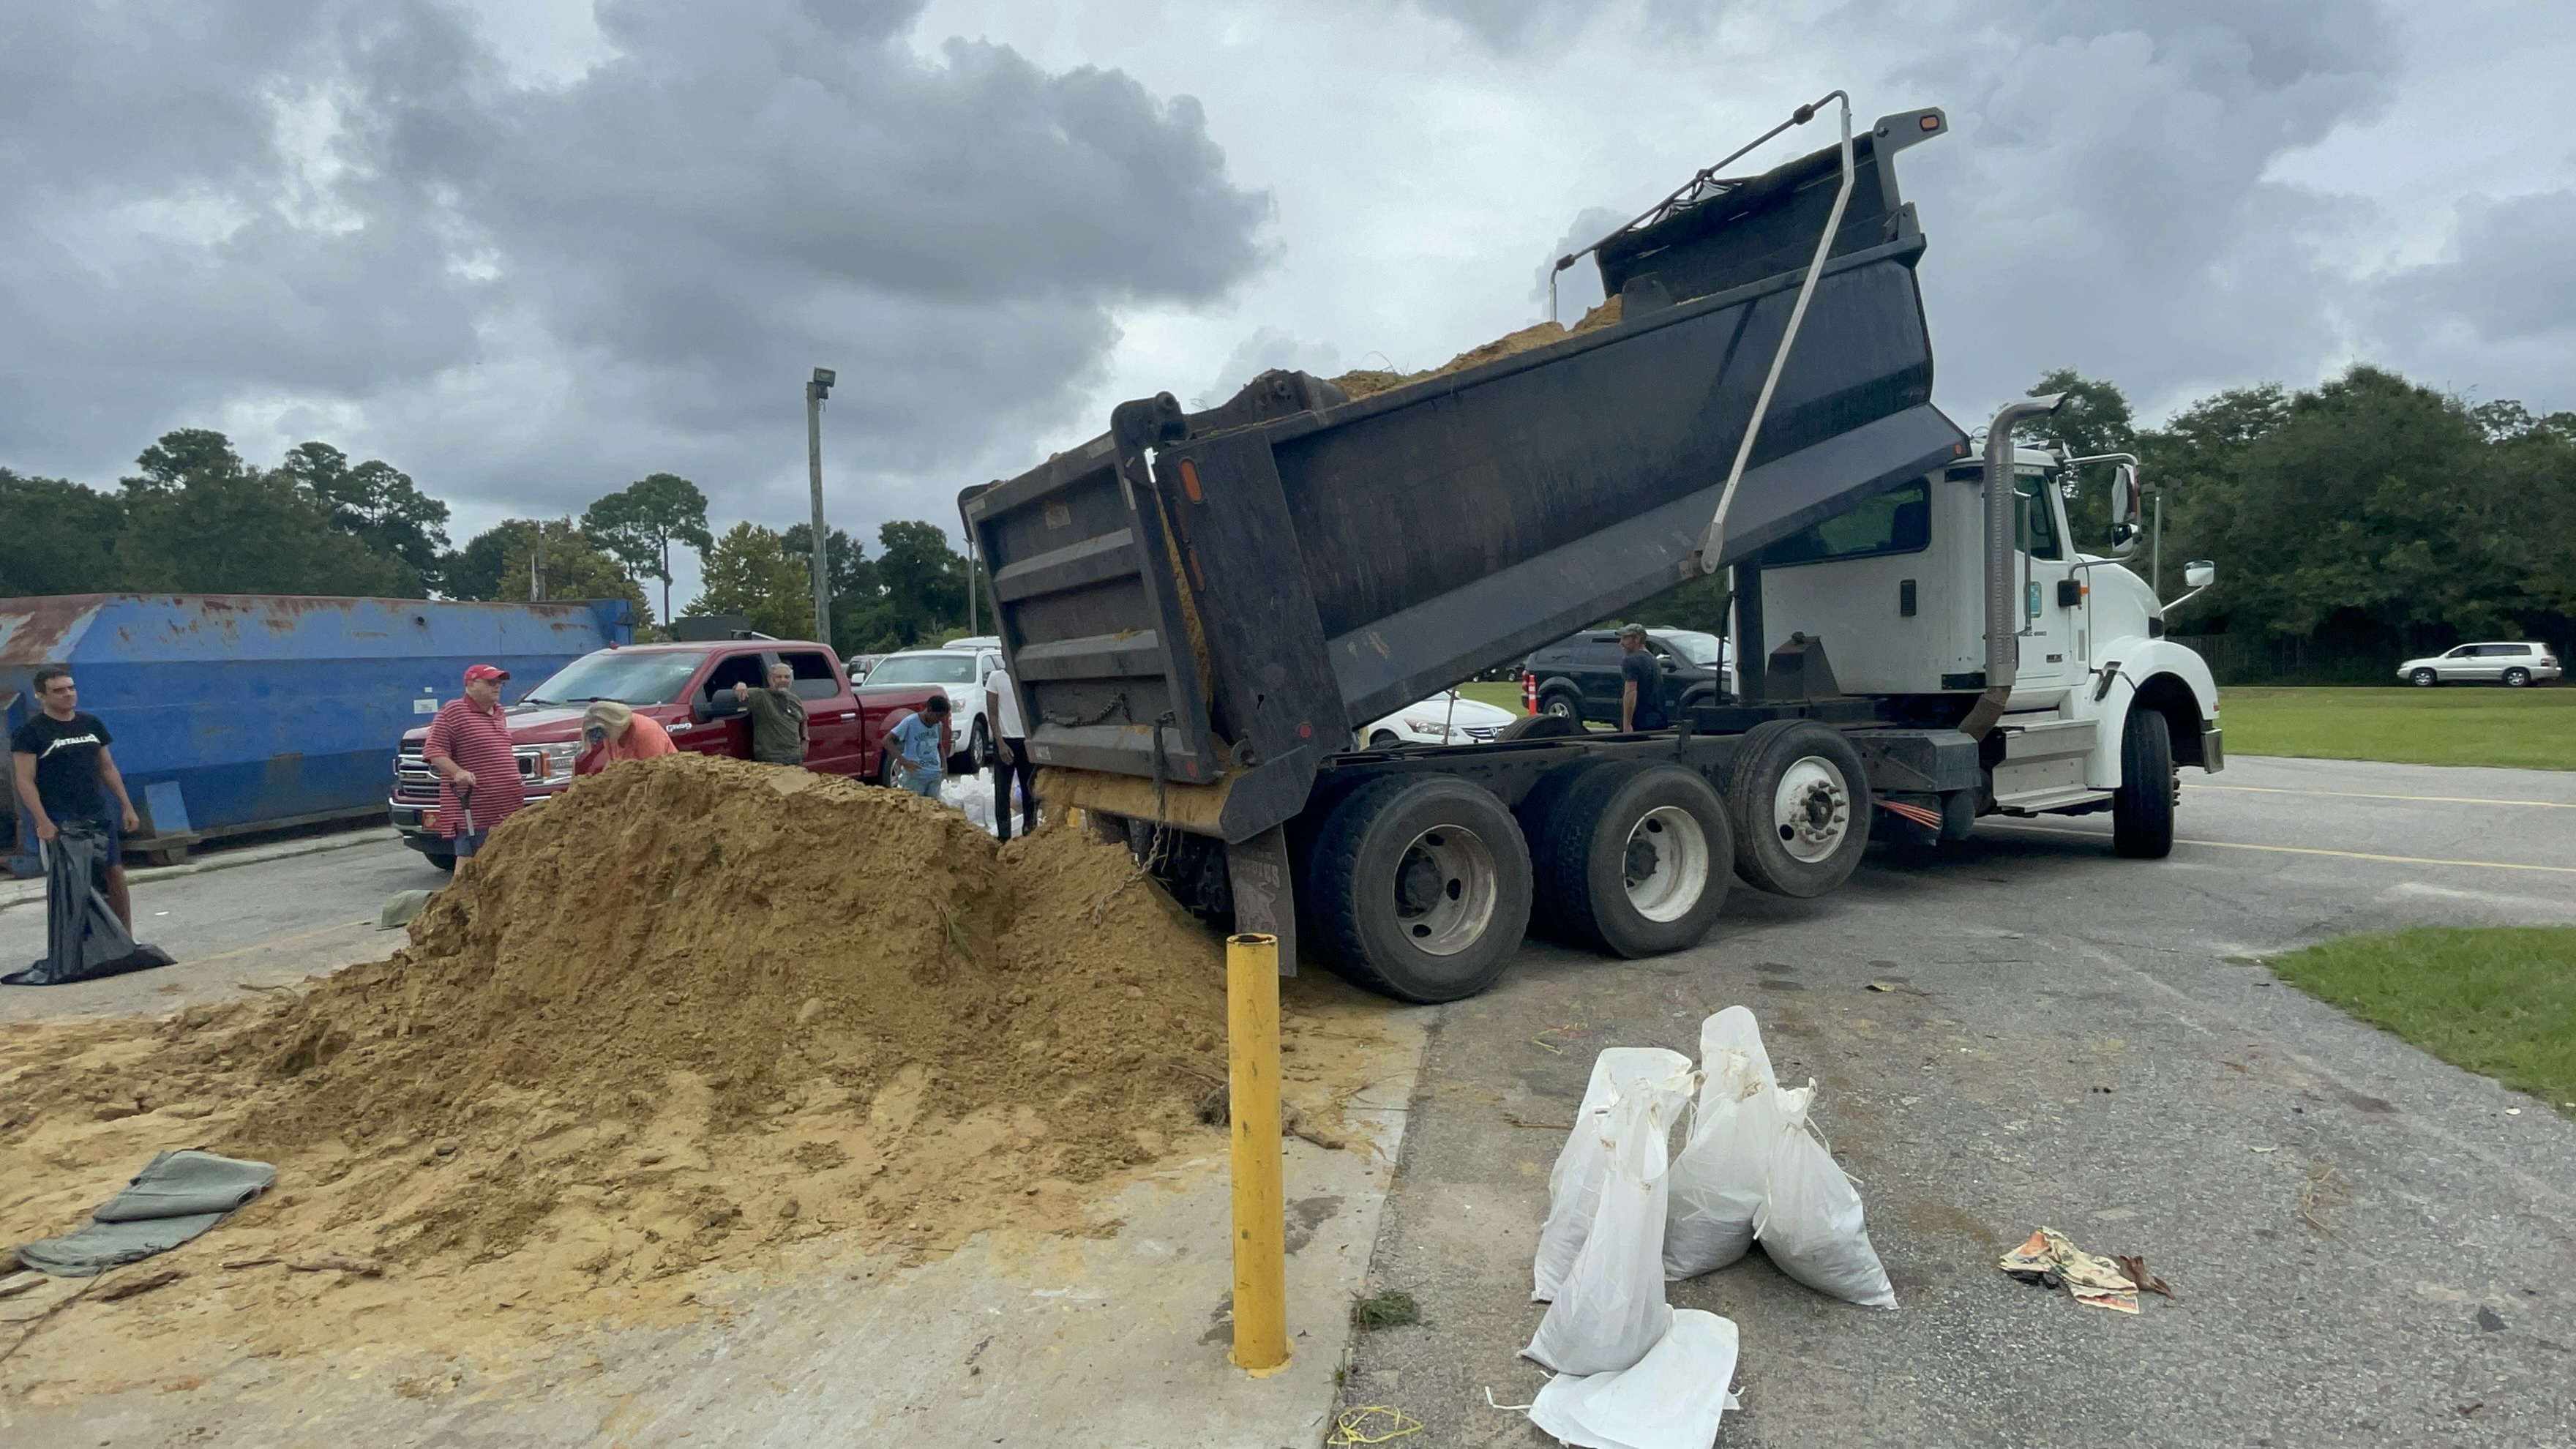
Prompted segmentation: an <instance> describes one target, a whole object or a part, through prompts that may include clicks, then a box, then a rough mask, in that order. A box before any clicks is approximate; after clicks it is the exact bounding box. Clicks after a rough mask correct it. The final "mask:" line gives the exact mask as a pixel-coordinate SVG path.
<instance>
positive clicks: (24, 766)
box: [9, 664, 143, 931]
mask: <svg viewBox="0 0 2576 1449" xmlns="http://www.w3.org/2000/svg"><path fill="white" fill-rule="evenodd" d="M35 686H36V703H37V704H38V705H40V706H42V708H41V709H40V710H39V711H38V712H37V713H36V714H34V715H31V716H29V717H28V720H27V722H26V723H25V724H22V725H20V726H18V728H17V729H16V731H14V732H13V733H12V734H11V735H10V736H9V763H10V766H11V769H12V773H13V774H14V775H15V777H16V785H17V792H18V808H19V809H20V810H21V811H23V812H24V813H25V814H26V816H27V819H28V821H29V823H31V824H33V825H34V826H35V827H36V838H37V839H38V840H41V841H47V842H50V841H52V840H53V838H54V837H55V836H56V835H59V834H60V833H61V827H63V826H66V825H76V826H82V827H85V828H87V829H89V830H92V831H95V832H98V833H101V834H104V835H105V836H106V837H107V861H108V867H107V900H108V904H109V905H111V906H113V907H115V909H116V916H117V919H118V920H121V921H123V922H125V928H126V929H127V930H129V931H131V930H133V929H134V906H133V903H132V902H131V901H130V900H129V899H128V897H127V895H126V891H125V866H124V865H123V864H122V862H121V860H120V858H119V856H118V854H117V852H118V850H119V849H120V848H121V846H122V839H121V837H122V836H123V835H124V834H125V832H127V831H130V830H134V829H136V828H138V827H139V826H140V825H141V824H142V823H143V822H142V821H141V820H140V819H139V818H138V817H137V816H136V815H135V813H134V802H133V801H131V800H129V799H127V798H126V795H125V777H124V776H123V775H120V774H118V773H117V770H116V760H115V758H114V757H113V756H111V755H109V754H108V752H107V746H108V743H109V740H110V738H111V736H109V734H108V732H107V726H106V725H104V724H101V723H100V722H99V718H98V716H97V715H94V714H82V713H81V712H80V709H79V705H80V692H79V690H78V689H77V688H76V687H75V685H74V684H73V682H72V672H71V670H69V669H67V668H65V667H64V666H62V665H60V664H48V665H45V666H44V667H42V668H40V669H38V670H37V671H36V677H35Z"/></svg>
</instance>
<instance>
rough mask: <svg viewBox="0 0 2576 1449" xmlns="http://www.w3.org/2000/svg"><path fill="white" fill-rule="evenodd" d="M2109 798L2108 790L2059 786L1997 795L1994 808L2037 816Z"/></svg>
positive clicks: (2007, 812) (2008, 812) (2097, 802)
mask: <svg viewBox="0 0 2576 1449" xmlns="http://www.w3.org/2000/svg"><path fill="white" fill-rule="evenodd" d="M2110 798H2111V792H2110V791H2108V790H2092V789H2087V788H2086V787H2084V786H2082V785H2060V786H2057V787H2055V788H2053V789H2047V790H2031V791H2027V792H2025V793H2023V794H2019V795H1998V796H1996V797H1995V808H1997V809H1999V810H2001V811H2003V813H2005V814H2006V815H2037V814H2040V813H2042V812H2043V811H2049V810H2064V809H2067V808H2069V807H2071V806H2076V805H2098V804H2100V803H2102V802H2103V801H2105V800H2108V799H2110Z"/></svg>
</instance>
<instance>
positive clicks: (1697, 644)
mask: <svg viewBox="0 0 2576 1449" xmlns="http://www.w3.org/2000/svg"><path fill="white" fill-rule="evenodd" d="M1655 637H1656V638H1658V639H1661V640H1663V641H1664V643H1666V644H1668V645H1670V646H1671V647H1672V651H1673V652H1674V653H1675V654H1678V655H1680V656H1681V657H1683V658H1684V659H1687V660H1689V661H1690V662H1691V663H1693V664H1704V665H1706V666H1708V667H1709V668H1711V669H1714V668H1716V667H1717V661H1718V651H1719V650H1720V649H1721V648H1723V647H1724V646H1723V645H1721V644H1719V643H1718V642H1717V636H1716V635H1714V634H1701V633H1697V632H1694V631H1692V630H1689V629H1674V630H1669V631H1667V632H1665V633H1662V634H1658V635H1656V636H1655Z"/></svg>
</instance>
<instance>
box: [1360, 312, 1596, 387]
mask: <svg viewBox="0 0 2576 1449" xmlns="http://www.w3.org/2000/svg"><path fill="white" fill-rule="evenodd" d="M1618 321H1619V299H1618V298H1616V297H1613V298H1611V299H1610V300H1609V301H1607V302H1604V303H1602V304H1601V305H1600V306H1598V307H1595V308H1593V309H1592V310H1591V311H1589V312H1586V313H1584V314H1583V320H1581V321H1579V322H1577V323H1575V324H1574V325H1573V326H1572V327H1566V326H1563V325H1561V324H1558V323H1555V322H1541V323H1538V324H1537V325H1535V326H1531V327H1524V328H1522V329H1521V330H1519V331H1518V332H1513V333H1509V334H1507V335H1505V336H1502V337H1497V338H1495V339H1494V340H1493V341H1491V342H1488V343H1486V344H1485V345H1483V346H1482V347H1471V348H1469V349H1467V350H1466V351H1464V352H1461V353H1459V354H1458V355H1457V356H1455V357H1453V358H1450V359H1449V360H1448V361H1447V362H1444V363H1442V364H1440V365H1439V366H1438V367H1435V368H1432V369H1431V370H1430V371H1428V372H1394V371H1377V370H1372V369H1366V368H1363V369H1361V370H1359V371H1355V372H1346V373H1343V374H1342V375H1341V376H1339V377H1336V378H1333V379H1331V381H1332V384H1333V386H1335V387H1338V388H1340V389H1341V390H1342V391H1343V392H1345V393H1347V394H1349V395H1350V397H1351V400H1352V401H1354V402H1357V401H1358V400H1359V399H1361V398H1364V397H1374V396H1375V395H1377V394H1379V393H1382V392H1389V391H1392V390H1394V389H1396V388H1399V387H1408V386H1411V385H1412V384H1414V383H1417V382H1428V381H1430V380H1431V379H1432V378H1435V377H1447V376H1448V375H1449V374H1451V373H1453V372H1464V371H1466V370H1467V369H1468V368H1471V367H1482V366H1484V365H1485V364H1486V363H1488V362H1500V361H1501V360H1503V359H1504V358H1506V357H1517V356H1519V355H1520V354H1521V353H1524V352H1535V351H1537V350H1538V349H1539V348H1542V347H1545V346H1547V345H1548V344H1549V343H1551V342H1563V341H1564V340H1565V339H1567V338H1568V337H1572V336H1574V335H1575V334H1577V333H1581V332H1590V331H1592V330H1594V329H1595V328H1600V327H1610V326H1614V325H1616V324H1617V323H1618Z"/></svg>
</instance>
